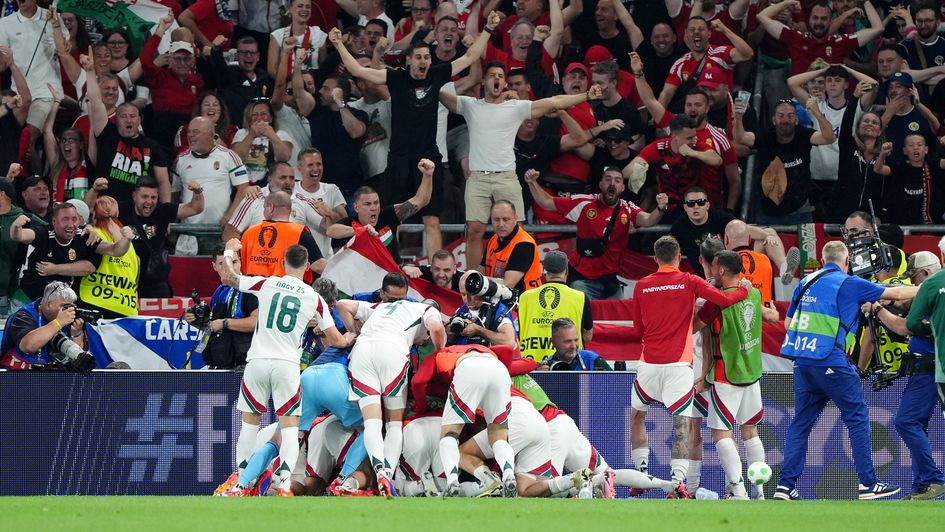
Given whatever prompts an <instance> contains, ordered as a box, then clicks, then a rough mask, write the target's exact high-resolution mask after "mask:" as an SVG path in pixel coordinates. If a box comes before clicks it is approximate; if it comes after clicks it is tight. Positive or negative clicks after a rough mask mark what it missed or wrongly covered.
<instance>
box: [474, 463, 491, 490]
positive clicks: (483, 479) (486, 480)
mask: <svg viewBox="0 0 945 532" xmlns="http://www.w3.org/2000/svg"><path fill="white" fill-rule="evenodd" d="M473 476H474V477H476V479H477V480H479V483H480V484H482V487H484V488H486V487H489V484H492V482H493V481H494V480H495V473H493V472H492V470H491V469H489V468H488V467H486V466H484V465H481V466H479V467H477V468H476V470H475V471H473Z"/></svg>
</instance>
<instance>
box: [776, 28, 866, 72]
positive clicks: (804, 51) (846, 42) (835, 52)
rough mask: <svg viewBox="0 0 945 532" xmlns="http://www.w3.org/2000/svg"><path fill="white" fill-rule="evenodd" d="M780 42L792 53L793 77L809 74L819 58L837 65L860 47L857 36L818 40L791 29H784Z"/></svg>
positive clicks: (842, 35) (779, 38)
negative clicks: (811, 66) (803, 73)
mask: <svg viewBox="0 0 945 532" xmlns="http://www.w3.org/2000/svg"><path fill="white" fill-rule="evenodd" d="M778 40H779V41H781V42H782V43H784V44H785V45H786V46H787V48H788V50H789V51H790V53H791V75H792V76H794V75H796V74H800V73H802V72H807V70H808V69H809V68H810V65H811V63H813V62H814V61H815V60H817V59H818V58H820V59H823V60H825V61H827V63H828V64H831V65H836V64H841V63H843V59H844V58H845V57H846V56H847V54H849V53H850V52H852V51H853V50H856V49H857V48H859V47H860V43H859V41H858V40H857V38H856V35H854V34H850V33H844V34H841V35H829V36H827V37H824V38H823V39H816V38H814V37H813V36H812V35H811V34H809V33H801V32H799V31H797V30H792V29H790V28H782V29H781V35H779V36H778Z"/></svg>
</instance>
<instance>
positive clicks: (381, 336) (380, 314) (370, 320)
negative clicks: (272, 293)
mask: <svg viewBox="0 0 945 532" xmlns="http://www.w3.org/2000/svg"><path fill="white" fill-rule="evenodd" d="M261 308H262V307H261V304H260V309H261ZM354 317H355V319H357V320H359V321H361V322H362V323H364V326H362V327H361V333H360V334H359V335H358V341H360V340H362V339H365V340H368V339H369V340H373V341H381V342H385V343H389V344H397V347H401V348H402V349H401V350H400V351H398V352H399V353H406V352H408V351H409V350H410V346H411V345H413V344H414V342H415V341H416V340H418V339H420V340H422V339H424V337H425V335H426V334H427V333H428V331H427V327H426V324H425V323H424V321H425V320H427V319H428V318H432V319H437V320H439V319H440V312H439V311H438V310H436V309H435V308H433V307H431V306H430V305H424V304H423V303H415V302H413V301H394V302H393V303H367V302H365V301H358V312H357V313H356V314H355V316H354ZM391 347H392V348H393V347H394V346H393V345H392V346H391Z"/></svg>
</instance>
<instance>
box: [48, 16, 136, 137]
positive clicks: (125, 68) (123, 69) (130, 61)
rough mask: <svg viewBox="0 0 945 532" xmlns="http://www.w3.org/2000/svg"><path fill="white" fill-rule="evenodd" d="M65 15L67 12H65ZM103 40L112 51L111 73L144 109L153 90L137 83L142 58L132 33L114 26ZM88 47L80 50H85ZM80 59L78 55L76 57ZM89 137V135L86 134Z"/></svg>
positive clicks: (131, 98) (105, 33)
mask: <svg viewBox="0 0 945 532" xmlns="http://www.w3.org/2000/svg"><path fill="white" fill-rule="evenodd" d="M63 16H65V14H63ZM102 41H103V42H105V43H106V44H108V50H109V51H110V52H111V53H112V67H111V73H112V74H114V75H115V76H117V77H118V79H119V80H121V83H122V87H121V89H120V90H122V91H123V92H124V94H125V101H127V102H129V103H132V104H134V105H135V107H137V108H138V109H144V107H145V106H146V105H148V104H149V103H150V101H151V99H150V98H151V91H150V90H149V89H148V88H147V87H145V86H144V85H139V84H137V81H138V80H139V79H140V78H141V73H142V72H141V60H140V59H138V56H137V55H135V54H134V53H133V50H132V47H131V35H130V34H129V33H128V30H126V29H125V28H112V29H108V30H105V31H104V32H103V33H102ZM86 49H87V47H84V48H82V49H81V50H79V52H80V53H81V52H84V51H85V50H86ZM76 59H77V60H78V57H76ZM86 138H88V136H86Z"/></svg>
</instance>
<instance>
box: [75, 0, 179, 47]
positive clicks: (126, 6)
mask: <svg viewBox="0 0 945 532" xmlns="http://www.w3.org/2000/svg"><path fill="white" fill-rule="evenodd" d="M57 6H58V8H59V11H61V12H65V13H75V14H76V15H79V16H82V17H86V18H93V19H95V20H97V21H98V22H99V23H100V24H101V25H103V26H105V27H106V28H122V27H123V28H125V29H127V30H128V33H129V34H130V35H131V39H132V40H133V41H134V44H135V48H136V49H139V50H140V49H141V45H143V44H144V41H145V40H147V38H148V37H149V36H150V35H151V30H152V28H154V26H155V25H156V24H157V22H158V21H159V20H161V18H162V17H164V15H167V7H166V6H163V5H161V4H159V3H157V2H155V1H154V0H59V2H58V4H57Z"/></svg>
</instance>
